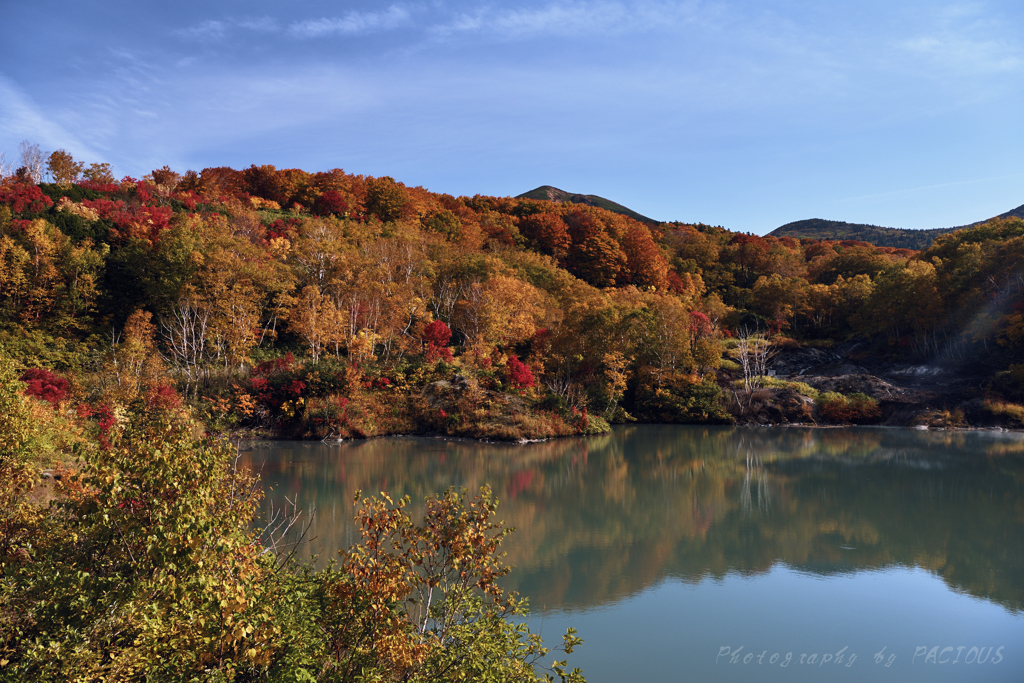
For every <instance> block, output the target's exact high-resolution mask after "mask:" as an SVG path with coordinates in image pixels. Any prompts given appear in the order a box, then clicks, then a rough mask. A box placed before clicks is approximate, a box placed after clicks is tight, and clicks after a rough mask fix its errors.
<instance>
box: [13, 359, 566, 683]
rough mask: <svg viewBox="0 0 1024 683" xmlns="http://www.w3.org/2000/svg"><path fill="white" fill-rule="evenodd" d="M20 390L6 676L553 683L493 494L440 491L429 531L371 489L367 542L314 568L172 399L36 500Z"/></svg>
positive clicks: (142, 407) (16, 389)
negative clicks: (45, 500) (53, 496)
mask: <svg viewBox="0 0 1024 683" xmlns="http://www.w3.org/2000/svg"><path fill="white" fill-rule="evenodd" d="M23 387H24V384H22V383H20V382H18V380H17V375H16V374H15V373H13V372H12V371H10V368H7V369H6V370H5V374H4V375H3V376H2V377H0V407H2V408H3V409H4V412H3V415H2V417H0V432H2V433H0V444H2V446H3V448H2V452H0V466H2V467H3V472H2V474H3V475H4V476H2V477H0V506H2V510H3V514H2V516H0V680H2V681H27V680H32V681H68V680H75V681H136V680H139V681H141V680H146V681H191V680H202V681H206V680H212V681H255V680H268V681H270V680H272V681H313V680H321V681H358V680H367V681H370V680H372V681H398V680H403V681H450V680H494V681H536V680H545V679H549V680H550V676H551V674H544V676H543V677H541V676H540V675H539V674H538V673H537V672H536V671H535V668H534V667H535V665H536V664H538V663H539V662H540V660H541V659H542V658H543V657H544V656H546V655H547V654H548V652H549V651H548V650H547V649H546V648H544V647H543V646H542V644H541V641H540V639H539V638H538V637H537V636H534V635H531V634H530V633H529V632H528V631H527V630H526V627H525V626H523V625H516V624H513V623H512V622H511V621H510V620H509V617H513V616H517V615H520V614H522V613H523V609H522V607H521V605H520V603H519V602H518V601H517V599H516V597H515V596H514V595H513V596H507V595H505V594H504V593H503V592H502V591H501V589H500V588H499V587H498V586H497V583H496V582H497V580H498V579H500V578H501V577H502V576H504V575H505V574H506V573H507V571H508V568H507V567H505V566H504V565H503V563H502V554H501V553H500V552H499V546H500V543H501V540H502V538H504V536H505V535H506V534H507V533H509V530H507V529H505V528H504V527H503V525H502V524H501V523H500V522H497V521H495V519H494V513H495V509H496V503H495V502H494V501H493V500H492V499H491V497H490V493H489V491H487V490H486V489H484V490H482V491H481V493H480V495H479V496H477V497H476V498H473V499H472V500H467V499H466V498H465V497H464V496H460V495H458V494H455V493H453V492H448V493H446V494H445V495H443V496H441V497H439V498H434V499H430V500H428V502H427V512H426V518H425V520H424V521H423V523H422V524H419V525H417V524H414V523H413V522H412V520H411V519H410V518H409V517H408V515H406V514H405V512H404V508H405V506H406V504H407V503H408V501H407V500H403V501H399V502H398V503H397V504H394V503H392V501H391V500H390V499H388V498H387V497H386V495H383V497H382V498H367V499H365V500H363V501H362V509H361V511H360V512H359V517H358V519H359V522H360V524H361V528H362V541H361V542H360V543H359V544H358V545H356V546H355V547H353V548H352V549H350V550H349V551H347V552H343V553H342V554H341V561H340V563H339V564H338V565H336V566H335V567H332V568H331V569H329V570H325V571H321V572H314V571H313V570H312V569H311V568H309V567H308V566H295V565H293V564H291V563H290V562H289V559H288V556H287V553H285V552H284V551H283V546H281V545H280V544H279V543H278V542H277V541H278V540H279V539H275V538H273V537H272V535H271V534H270V533H269V532H259V531H252V530H250V528H249V522H250V520H251V519H252V516H253V514H254V511H255V509H256V504H257V503H258V500H259V497H260V495H261V494H260V489H259V487H258V486H257V481H256V479H255V478H254V477H253V476H252V475H251V474H249V473H248V472H246V471H241V470H239V469H237V468H236V466H235V462H236V461H235V456H236V452H235V449H234V448H232V447H231V446H230V445H229V444H227V443H225V442H209V441H205V440H202V439H199V438H198V437H196V436H195V434H196V431H195V424H194V423H193V422H192V421H191V419H190V418H189V417H188V416H187V414H185V413H183V412H182V411H181V409H180V408H178V407H177V406H176V405H174V404H167V403H166V402H164V403H161V402H153V401H147V400H143V399H140V400H139V401H137V402H135V403H134V404H132V405H131V406H129V407H128V408H125V409H124V410H122V411H118V412H119V416H118V418H117V419H111V421H109V422H110V425H109V429H108V430H107V431H106V432H105V434H104V439H102V440H99V442H98V443H94V442H84V441H83V442H81V443H80V444H79V448H78V452H79V454H80V456H81V457H82V462H81V465H80V472H79V473H78V474H77V475H74V476H64V477H63V478H62V480H61V481H60V483H59V486H60V494H61V495H60V496H59V498H58V501H59V502H57V503H53V504H51V505H49V506H48V507H42V506H40V505H37V504H33V503H31V502H29V501H28V499H27V497H26V493H27V492H28V491H29V489H30V487H31V486H32V479H33V470H32V467H31V466H30V465H29V464H28V462H29V461H28V459H27V455H26V449H27V448H28V447H29V446H30V445H31V444H33V443H37V442H39V440H40V435H39V434H38V433H36V432H37V431H38V430H35V431H33V426H32V424H31V423H30V418H31V415H32V412H31V409H32V408H33V406H34V405H35V403H34V402H38V403H39V404H40V405H44V404H42V402H41V401H38V399H35V398H32V397H30V396H26V395H25V394H24V393H23ZM45 405H46V406H48V404H45ZM46 409H47V410H49V409H50V408H49V407H47V408H46ZM578 642H580V641H579V639H578V638H576V637H575V636H574V635H573V634H572V632H570V633H568V634H567V635H566V638H565V642H564V644H563V645H562V649H564V650H565V651H566V652H569V651H571V650H572V648H573V646H574V645H576V644H577V643H578ZM563 666H564V665H562V664H558V663H555V664H554V665H553V667H552V669H551V672H552V673H553V674H554V675H556V676H558V677H559V678H560V679H561V680H563V681H565V680H568V681H581V680H583V679H582V676H580V675H579V673H578V672H571V673H566V672H565V671H564V668H563Z"/></svg>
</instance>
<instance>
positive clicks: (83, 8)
mask: <svg viewBox="0 0 1024 683" xmlns="http://www.w3.org/2000/svg"><path fill="white" fill-rule="evenodd" d="M1022 26H1024V3H1021V2H1020V0H1012V1H1006V2H969V3H948V4H944V3H941V2H939V3H936V2H931V1H930V2H923V1H908V0H888V1H886V2H875V1H874V0H860V1H858V2H841V1H833V2H821V1H820V0H819V1H818V2H802V1H797V0H793V1H765V2H659V1H651V2H646V1H641V2H630V1H627V0H621V1H614V0H612V1H603V0H595V1H591V0H568V1H561V0H550V1H549V0H541V1H539V2H504V3H486V2H484V3H481V2H474V3H469V2H429V1H428V2H394V3H391V4H388V3H386V2H384V3H375V2H321V1H312V0H300V1H294V2H289V3H279V2H264V1H260V0H247V1H245V2H241V1H228V0H208V1H206V2H195V1H192V0H181V1H179V2H175V3H145V2H122V1H121V0H104V1H102V2H96V1H80V2H74V3H71V2H56V1H52V0H33V1H32V2H13V1H6V0H5V1H4V2H2V3H0V151H3V152H6V155H7V160H8V161H9V162H10V161H12V160H16V157H17V154H18V144H19V143H20V142H21V141H22V140H26V139H27V140H29V141H31V142H35V143H38V144H39V145H40V147H41V148H42V149H43V150H46V151H49V150H54V149H58V148H63V149H66V150H67V151H69V152H71V153H72V154H73V155H74V156H75V157H76V158H79V159H81V160H84V161H87V162H92V161H107V162H110V163H111V164H112V165H113V167H114V171H115V173H116V174H118V175H133V176H136V177H139V176H142V175H145V174H146V173H148V172H149V171H150V170H152V169H153V168H157V167H160V166H162V165H164V164H169V165H170V166H171V168H173V169H175V170H177V171H179V172H182V171H185V170H187V169H196V170H201V169H202V168H204V167H207V166H233V167H235V168H245V167H247V166H249V165H250V164H253V163H255V164H274V165H276V166H277V167H279V168H293V167H297V168H302V169H305V170H308V171H317V170H327V169H330V168H335V167H339V168H343V169H345V170H346V171H348V172H350V173H360V174H366V175H375V176H376V175H390V176H393V177H394V178H396V179H397V180H400V181H402V182H404V183H406V184H409V185H422V186H424V187H426V188H427V189H429V190H433V191H435V192H446V193H449V194H453V195H462V194H467V195H473V194H478V193H479V194H488V195H499V196H504V195H516V194H519V193H521V192H525V191H527V190H530V189H533V188H534V187H537V186H538V185H542V184H551V185H555V186H557V187H560V188H562V189H564V190H568V191H571V192H583V193H588V194H598V195H602V196H604V197H608V198H609V199H612V200H615V201H618V202H620V203H622V204H625V205H626V206H629V207H630V208H632V209H634V210H636V211H639V212H641V213H643V214H645V215H648V216H650V217H652V218H656V219H659V220H683V221H692V222H696V221H703V222H706V223H712V224H718V225H723V226H725V227H727V228H729V229H732V230H740V231H745V232H754V233H759V234H763V233H765V232H768V231H770V230H772V229H774V228H776V227H778V226H779V225H782V224H784V223H787V222H789V221H794V220H799V219H803V218H811V217H818V218H829V219H835V220H847V221H852V222H866V223H873V224H878V225H889V226H895V227H908V228H933V227H945V226H951V225H959V224H963V223H968V222H971V221H975V220H979V219H983V218H987V217H990V216H993V215H995V214H998V213H1002V212H1004V211H1007V210H1009V209H1012V208H1014V207H1016V206H1018V205H1020V204H1022V203H1024V161H1022V160H1024V31H1022V30H1021V27H1022Z"/></svg>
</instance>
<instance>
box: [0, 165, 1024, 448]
mask: <svg viewBox="0 0 1024 683" xmlns="http://www.w3.org/2000/svg"><path fill="white" fill-rule="evenodd" d="M101 170H102V169H101ZM58 175H59V174H57V173H52V176H53V177H52V179H53V180H55V181H56V182H52V183H36V182H33V179H32V178H31V177H29V176H28V175H27V174H26V173H24V172H23V173H21V174H20V175H15V176H12V177H8V178H5V179H4V180H3V183H2V186H0V266H2V269H0V344H2V347H3V353H5V354H6V355H8V356H10V357H11V358H12V359H13V360H14V361H15V362H16V363H17V364H18V365H19V366H20V367H21V368H23V369H24V370H33V371H38V372H47V373H53V375H54V377H58V376H59V377H60V378H62V379H66V380H69V381H70V389H68V391H69V392H71V393H72V394H73V395H74V397H75V398H74V400H75V401H77V402H79V403H80V404H82V405H86V406H90V408H88V410H91V411H93V414H105V413H102V411H104V410H109V411H112V414H115V415H116V412H117V407H118V406H124V405H129V404H131V403H132V402H133V401H140V400H158V398H159V397H161V396H163V397H171V396H177V397H180V398H181V400H184V401H186V402H187V403H189V404H190V405H191V406H193V409H194V410H195V411H196V413H197V414H198V415H200V416H201V417H202V419H203V420H205V421H206V423H207V424H208V425H209V426H210V428H211V429H229V428H246V429H254V430H258V431H263V432H265V433H273V434H279V435H285V436H293V437H303V436H304V437H316V438H323V437H327V436H370V435H376V434H385V433H394V432H400V433H442V434H451V435H460V436H473V437H483V438H499V439H518V438H539V437H544V436H552V435H559V434H573V433H587V432H590V431H595V430H598V431H599V430H603V429H607V423H608V422H611V423H614V422H618V421H623V420H632V419H637V420H642V421H657V422H729V421H734V420H740V421H750V420H754V421H764V420H765V419H769V418H765V417H764V416H763V415H762V416H758V415H754V414H753V413H751V410H752V408H751V406H753V405H754V397H755V394H757V392H758V391H760V392H761V394H764V393H765V392H767V393H768V394H771V396H773V397H774V396H776V395H779V396H783V398H785V397H786V396H789V397H790V398H793V397H792V396H790V394H792V393H793V392H796V393H797V394H799V397H797V398H793V402H792V405H791V406H790V408H787V409H786V411H782V413H780V414H778V415H777V416H776V417H775V418H770V420H769V421H787V422H791V421H803V422H837V421H838V422H848V421H851V420H852V421H870V420H880V419H887V417H886V416H887V415H888V413H887V408H886V406H885V400H886V399H885V394H884V392H883V393H879V394H878V395H874V394H871V392H868V391H867V390H864V392H866V393H867V394H870V395H866V396H865V397H864V398H863V399H862V398H857V397H853V398H851V393H845V392H852V393H857V392H860V391H862V390H861V389H859V388H856V387H855V388H854V389H845V390H844V389H840V390H839V391H840V392H841V393H837V392H836V391H835V390H834V389H831V388H830V389H829V390H828V391H822V392H818V391H816V390H803V389H800V388H799V387H796V388H794V386H790V385H785V386H769V383H768V382H767V381H762V380H760V379H759V376H761V375H766V374H768V373H769V371H770V370H771V369H772V365H771V363H770V362H769V361H770V356H772V355H774V354H776V353H778V352H779V351H784V352H788V350H792V349H796V348H802V347H806V345H807V344H810V345H812V347H814V348H826V349H827V348H836V349H840V350H842V349H846V348H848V347H849V345H850V344H855V345H856V348H858V349H859V351H857V353H858V354H859V358H860V360H861V361H864V362H868V361H871V362H876V363H877V362H883V361H884V362H893V363H897V362H898V363H904V364H929V365H932V366H937V365H942V364H946V365H947V366H948V367H955V368H957V369H958V372H962V373H969V374H971V375H972V376H975V377H976V378H977V381H976V382H974V384H973V389H972V390H971V392H970V393H969V394H964V395H962V396H957V397H954V399H955V401H954V403H953V404H952V405H950V406H949V407H950V408H951V409H959V408H957V405H959V404H960V403H965V402H970V401H974V402H975V403H973V404H971V406H974V407H973V408H972V407H968V408H965V410H967V413H966V414H969V415H972V416H974V417H971V418H970V420H974V421H977V420H982V421H984V420H989V419H1000V420H1003V421H1004V422H1005V420H1007V419H1009V420H1010V421H1011V422H1012V420H1013V419H1016V418H1013V417H1012V416H1013V415H1015V414H1016V413H1014V412H1013V411H1014V410H1016V408H1013V407H1012V406H1013V405H1015V404H1014V403H1013V402H1014V401H1019V400H1021V398H1024V396H1022V392H1021V389H1022V383H1021V380H1022V376H1024V353H1022V349H1024V344H1022V342H1024V322H1022V321H1024V317H1022V316H1024V311H1022V310H1021V306H1022V303H1021V289H1022V281H1021V276H1020V273H1021V272H1022V268H1024V247H1022V244H1024V221H1022V220H1021V219H1019V218H1007V219H999V220H994V221H992V222H989V223H986V224H984V225H981V226H977V227H974V228H970V229H965V230H961V231H958V232H956V233H952V234H949V235H945V236H943V237H941V238H940V239H939V240H937V241H936V243H935V244H934V245H933V246H932V247H930V248H929V249H928V250H926V251H921V252H919V251H914V250H911V249H903V248H892V247H876V246H872V245H870V244H867V243H865V242H862V241H853V240H838V241H836V240H823V241H816V240H807V239H802V240H797V239H793V238H789V237H772V236H767V237H756V236H752V235H746V234H740V233H733V232H730V231H728V230H726V229H724V228H719V227H711V226H707V225H702V224H698V225H690V224H682V223H651V224H647V223H643V222H639V221H636V220H633V219H631V218H629V217H627V216H624V215H621V214H619V213H615V212H612V211H609V210H606V209H602V208H599V207H594V206H589V205H585V204H579V203H575V202H565V201H563V202H560V203H554V202H550V201H545V200H536V199H529V198H508V197H505V198H501V197H486V196H479V195H477V196H474V197H452V196H450V195H445V194H438V193H433V192H429V191H427V190H425V189H423V188H418V187H407V186H405V185H404V184H402V183H401V182H398V181H396V180H394V179H392V178H388V177H381V178H373V177H365V176H359V175H352V174H348V173H345V172H344V171H342V170H340V169H334V170H332V171H328V172H317V173H310V172H305V171H302V170H299V169H276V168H274V167H273V166H251V167H249V168H247V169H243V170H235V169H231V168H227V167H219V168H207V169H203V170H202V171H201V172H195V171H189V172H187V173H185V174H178V173H176V172H174V171H172V170H171V169H169V168H167V167H164V168H162V169H157V170H154V171H153V172H152V173H151V174H150V175H149V176H147V177H146V178H144V179H141V180H138V179H133V178H124V179H122V180H120V181H115V180H114V179H113V178H112V177H109V174H108V176H107V177H103V176H96V175H95V174H94V175H93V176H91V177H88V178H85V177H82V176H81V173H80V172H79V173H72V174H70V175H68V174H65V175H63V176H60V177H58ZM807 348H811V347H807ZM869 364H870V363H869ZM27 381H28V380H27ZM40 381H42V380H40ZM833 384H834V383H833ZM43 385H45V382H43ZM43 385H40V387H43ZM829 386H830V387H831V386H832V385H829ZM39 390H40V391H43V388H40V389H39ZM801 391H802V392H803V393H800V392H801ZM773 392H774V393H773ZM786 392H789V393H786ZM758 395H760V394H758ZM159 400H163V399H159ZM769 400H774V398H771V397H769ZM787 400H788V399H787ZM943 400H944V401H946V402H947V403H948V400H947V399H943ZM858 401H859V403H858ZM879 401H881V402H882V405H881V407H879V406H878V405H877V404H878V403H879ZM829 405H831V406H832V408H828V407H827V406H829ZM965 405H966V403H965ZM1007 405H1009V406H1011V407H1010V408H1006V407H1005V406H1007ZM979 406H989V408H985V409H982V408H980V407H979ZM992 406H1004V407H1002V408H993V407H992ZM787 411H788V412H787ZM986 411H987V412H986ZM1000 411H1002V412H1000ZM997 413H998V415H1002V416H1003V417H998V416H997ZM1007 416H1010V417H1007Z"/></svg>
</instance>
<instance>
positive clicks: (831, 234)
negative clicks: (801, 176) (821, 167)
mask: <svg viewBox="0 0 1024 683" xmlns="http://www.w3.org/2000/svg"><path fill="white" fill-rule="evenodd" d="M1001 218H1024V205H1022V206H1018V207H1017V208H1016V209H1011V210H1010V211H1007V212H1006V213H1001V214H999V215H998V216H996V217H995V218H994V219H992V220H996V219H1001ZM987 222H988V221H978V222H977V223H971V224H970V225H961V226H959V227H955V228H933V229H931V230H908V229H906V228H884V227H882V226H879V225H867V224H864V223H847V222H845V221H827V220H823V219H821V218H809V219H807V220H803V221H794V222H792V223H786V224H785V225H783V226H781V227H778V228H775V229H774V230H772V231H771V232H770V233H768V234H769V235H771V236H772V237H795V238H797V239H800V238H803V237H809V238H811V239H816V240H860V241H862V242H868V243H870V244H874V245H875V246H878V247H897V248H902V249H927V248H928V247H930V246H931V245H932V243H933V242H935V240H936V239H937V238H938V237H940V236H941V235H948V234H949V233H952V232H956V231H957V230H963V229H964V228H973V227H976V226H978V225H982V224H983V223H987Z"/></svg>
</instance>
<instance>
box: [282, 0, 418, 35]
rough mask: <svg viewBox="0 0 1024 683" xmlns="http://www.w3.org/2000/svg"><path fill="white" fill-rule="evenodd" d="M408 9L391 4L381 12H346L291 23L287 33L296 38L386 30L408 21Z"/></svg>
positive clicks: (409, 16) (409, 15)
mask: <svg viewBox="0 0 1024 683" xmlns="http://www.w3.org/2000/svg"><path fill="white" fill-rule="evenodd" d="M410 18H411V14H410V12H409V10H408V9H406V8H405V7H402V6H399V5H392V6H391V7H389V8H387V9H386V10H384V11H383V12H348V13H347V14H345V15H344V16H342V17H324V18H321V19H311V20H307V21H300V22H296V23H293V24H291V25H290V26H289V27H288V33H289V35H292V36H294V37H296V38H322V37H325V36H331V35H343V36H350V35H359V34H362V33H371V32H376V31H386V30H389V29H394V28H398V27H400V26H403V25H406V24H408V23H409V21H410Z"/></svg>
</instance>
